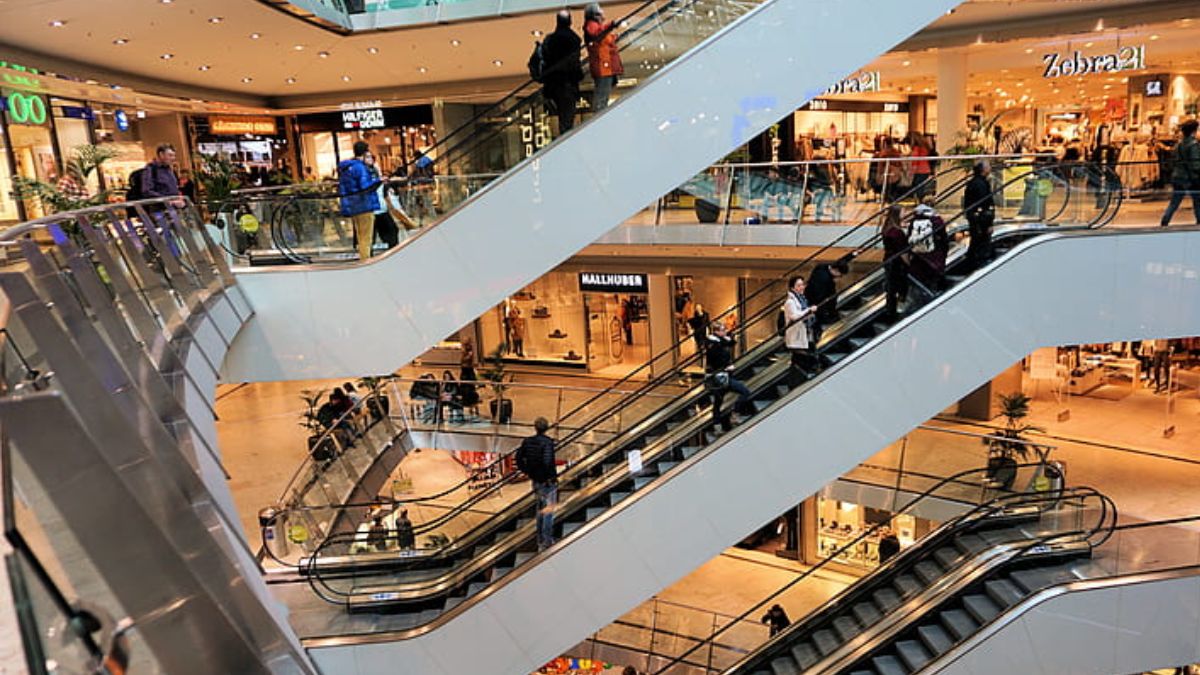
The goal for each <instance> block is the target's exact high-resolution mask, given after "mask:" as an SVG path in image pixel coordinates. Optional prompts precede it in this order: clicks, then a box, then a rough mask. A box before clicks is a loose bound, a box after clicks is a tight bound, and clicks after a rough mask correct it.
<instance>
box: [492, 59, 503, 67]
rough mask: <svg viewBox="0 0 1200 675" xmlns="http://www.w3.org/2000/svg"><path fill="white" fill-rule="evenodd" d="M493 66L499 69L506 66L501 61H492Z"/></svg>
mask: <svg viewBox="0 0 1200 675" xmlns="http://www.w3.org/2000/svg"><path fill="white" fill-rule="evenodd" d="M492 65H493V66H496V67H497V68H499V67H500V66H502V65H504V62H503V61H501V60H500V59H492Z"/></svg>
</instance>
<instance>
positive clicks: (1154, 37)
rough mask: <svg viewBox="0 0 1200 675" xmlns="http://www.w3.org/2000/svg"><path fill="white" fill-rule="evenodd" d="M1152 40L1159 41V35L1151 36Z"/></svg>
mask: <svg viewBox="0 0 1200 675" xmlns="http://www.w3.org/2000/svg"><path fill="white" fill-rule="evenodd" d="M1150 39H1151V40H1157V39H1158V35H1151V36H1150Z"/></svg>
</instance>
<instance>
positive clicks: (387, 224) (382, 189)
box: [363, 152, 400, 248]
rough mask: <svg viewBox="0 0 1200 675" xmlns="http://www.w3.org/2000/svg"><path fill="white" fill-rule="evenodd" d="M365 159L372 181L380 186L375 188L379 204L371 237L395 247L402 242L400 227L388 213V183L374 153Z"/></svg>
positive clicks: (367, 155) (376, 208)
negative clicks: (380, 170) (384, 179)
mask: <svg viewBox="0 0 1200 675" xmlns="http://www.w3.org/2000/svg"><path fill="white" fill-rule="evenodd" d="M363 161H364V162H365V163H366V165H367V170H368V171H369V172H370V173H371V182H372V183H374V184H376V185H378V186H379V187H378V188H376V189H375V192H376V201H378V205H377V206H376V207H375V223H374V229H375V234H374V235H373V236H372V238H371V243H372V244H374V243H375V237H379V240H380V241H382V242H383V245H384V246H385V247H387V248H393V247H395V246H396V245H397V244H399V243H400V228H399V227H398V226H397V225H396V221H395V220H392V215H391V214H390V213H388V210H389V209H388V200H387V190H388V184H387V183H386V182H384V181H383V179H382V177H381V175H380V172H379V167H378V166H376V164H375V154H374V153H371V152H368V153H367V154H366V156H364V157H363Z"/></svg>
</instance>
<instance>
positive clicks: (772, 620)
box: [762, 604, 792, 637]
mask: <svg viewBox="0 0 1200 675" xmlns="http://www.w3.org/2000/svg"><path fill="white" fill-rule="evenodd" d="M762 622H763V623H765V624H767V625H769V626H770V627H771V637H775V636H776V635H778V634H780V633H782V632H783V631H784V629H785V628H787V627H788V626H790V625H792V620H791V619H789V618H788V615H787V612H785V611H784V610H783V606H782V605H779V604H774V605H771V608H770V609H768V610H767V613H766V614H763V617H762Z"/></svg>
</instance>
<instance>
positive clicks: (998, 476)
mask: <svg viewBox="0 0 1200 675" xmlns="http://www.w3.org/2000/svg"><path fill="white" fill-rule="evenodd" d="M987 477H988V480H990V481H992V482H993V483H995V484H996V485H998V486H999V487H1000V488H1002V489H1004V490H1008V489H1010V488H1011V487H1012V485H1013V483H1014V482H1015V481H1016V480H1017V460H1015V459H1013V458H1012V457H1006V456H1004V455H996V456H994V457H989V458H988V463H987Z"/></svg>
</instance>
